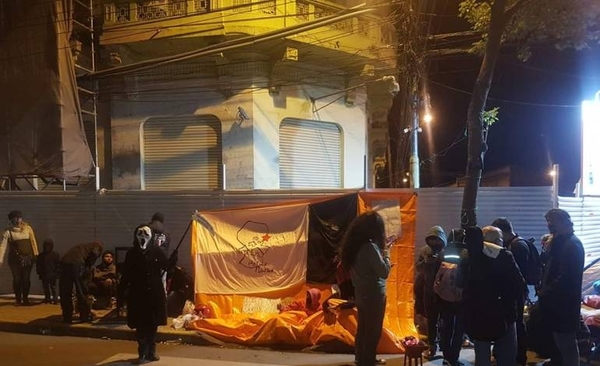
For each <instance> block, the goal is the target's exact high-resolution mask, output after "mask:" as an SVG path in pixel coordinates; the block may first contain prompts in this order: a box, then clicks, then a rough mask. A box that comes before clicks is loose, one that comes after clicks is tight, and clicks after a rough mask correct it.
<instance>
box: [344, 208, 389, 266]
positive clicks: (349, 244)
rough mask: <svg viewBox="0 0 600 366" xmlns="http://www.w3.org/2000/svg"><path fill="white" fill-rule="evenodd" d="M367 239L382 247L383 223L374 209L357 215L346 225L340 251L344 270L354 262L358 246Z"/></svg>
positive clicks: (383, 238) (383, 237)
mask: <svg viewBox="0 0 600 366" xmlns="http://www.w3.org/2000/svg"><path fill="white" fill-rule="evenodd" d="M369 241H372V242H373V243H375V244H376V245H377V246H379V247H380V248H383V245H384V242H385V224H384V223H383V219H382V218H381V215H379V214H378V213H377V212H375V211H367V212H365V213H362V214H360V215H358V216H357V217H356V218H354V220H352V222H351V223H350V225H348V229H347V230H346V233H345V234H344V238H343V239H342V245H341V252H340V257H341V261H342V266H344V268H345V269H346V270H348V269H350V267H352V265H353V264H354V261H355V260H356V255H357V253H358V251H359V250H360V247H361V246H362V245H364V244H366V243H368V242H369Z"/></svg>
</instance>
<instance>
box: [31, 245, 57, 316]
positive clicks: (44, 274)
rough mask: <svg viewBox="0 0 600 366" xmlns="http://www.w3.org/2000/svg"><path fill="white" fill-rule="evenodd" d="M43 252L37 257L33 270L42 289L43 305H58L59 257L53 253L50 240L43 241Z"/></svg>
mask: <svg viewBox="0 0 600 366" xmlns="http://www.w3.org/2000/svg"><path fill="white" fill-rule="evenodd" d="M42 247H43V249H44V250H43V251H42V252H41V253H40V255H38V257H37V260H36V264H35V269H36V272H37V274H38V276H39V277H40V280H41V281H42V286H43V287H44V303H46V304H49V303H52V304H58V292H57V291H56V280H58V275H59V273H60V255H58V253H57V252H55V251H54V242H53V241H52V239H46V240H44V244H43V245H42Z"/></svg>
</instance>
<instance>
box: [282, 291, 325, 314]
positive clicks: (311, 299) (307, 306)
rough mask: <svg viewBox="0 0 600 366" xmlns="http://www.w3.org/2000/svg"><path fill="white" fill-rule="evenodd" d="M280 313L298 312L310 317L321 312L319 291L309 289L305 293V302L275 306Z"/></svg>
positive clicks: (284, 303)
mask: <svg viewBox="0 0 600 366" xmlns="http://www.w3.org/2000/svg"><path fill="white" fill-rule="evenodd" d="M277 308H278V309H279V311H280V312H284V311H293V310H299V311H304V312H305V313H306V315H307V316H311V315H313V314H314V313H316V312H317V311H319V310H321V290H319V289H317V288H310V289H308V290H307V291H306V299H305V300H295V301H291V302H289V301H282V303H281V304H279V305H277Z"/></svg>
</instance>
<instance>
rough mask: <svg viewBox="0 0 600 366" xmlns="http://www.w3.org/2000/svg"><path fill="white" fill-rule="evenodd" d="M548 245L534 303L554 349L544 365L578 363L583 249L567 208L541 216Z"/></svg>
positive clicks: (553, 365)
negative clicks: (548, 235) (550, 239)
mask: <svg viewBox="0 0 600 366" xmlns="http://www.w3.org/2000/svg"><path fill="white" fill-rule="evenodd" d="M545 218H546V223H547V225H548V230H549V232H550V234H552V245H551V246H550V247H549V250H548V252H547V262H546V265H545V266H544V272H543V275H542V284H541V286H540V289H539V291H538V299H539V300H538V302H539V306H540V314H541V316H542V319H543V323H544V324H546V325H547V326H548V328H549V331H551V332H552V338H553V339H554V343H555V345H556V348H557V349H558V352H557V353H555V354H554V355H552V356H551V360H550V362H548V363H546V364H547V365H552V366H579V348H578V347H577V336H576V332H577V330H578V329H579V325H580V311H581V282H582V276H583V265H584V257H585V251H584V249H583V245H582V243H581V241H580V240H579V238H578V237H577V236H576V235H575V234H574V231H573V222H572V221H571V216H570V215H569V213H568V212H567V211H564V210H561V209H552V210H550V211H548V212H547V213H546V215H545Z"/></svg>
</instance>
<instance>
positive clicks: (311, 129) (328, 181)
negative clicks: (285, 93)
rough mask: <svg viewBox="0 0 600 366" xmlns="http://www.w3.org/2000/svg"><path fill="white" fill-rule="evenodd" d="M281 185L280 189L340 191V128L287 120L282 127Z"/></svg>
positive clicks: (280, 141) (280, 148) (330, 124)
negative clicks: (338, 189)
mask: <svg viewBox="0 0 600 366" xmlns="http://www.w3.org/2000/svg"><path fill="white" fill-rule="evenodd" d="M279 182H280V183H279V186H280V188H341V187H342V133H341V129H340V127H339V126H338V125H337V124H335V123H329V122H321V121H307V120H297V119H289V118H286V119H284V120H283V121H282V122H281V125H280V127H279Z"/></svg>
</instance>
